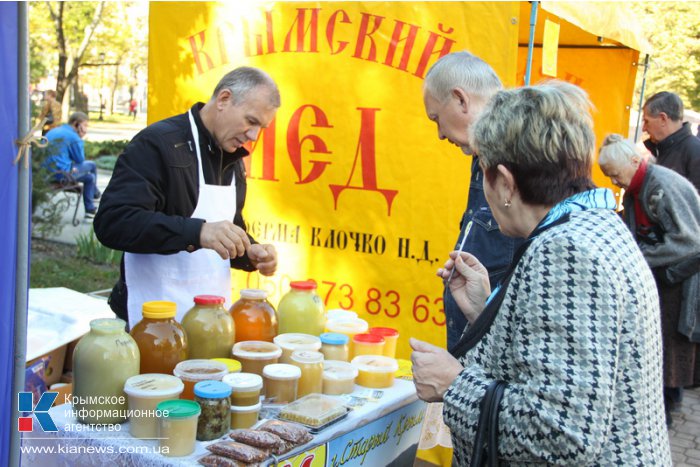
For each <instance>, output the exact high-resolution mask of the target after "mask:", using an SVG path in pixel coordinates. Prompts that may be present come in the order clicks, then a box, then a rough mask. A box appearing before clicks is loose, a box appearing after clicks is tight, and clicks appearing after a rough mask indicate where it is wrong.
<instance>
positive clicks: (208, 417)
mask: <svg viewBox="0 0 700 467" xmlns="http://www.w3.org/2000/svg"><path fill="white" fill-rule="evenodd" d="M229 396H231V387H230V386H229V385H228V384H226V383H223V382H221V381H200V382H199V383H197V384H195V385H194V400H195V402H197V403H198V404H199V406H200V407H201V409H202V413H201V414H200V416H199V420H198V421H197V439H198V440H199V441H210V440H212V439H216V438H220V437H222V436H223V435H225V434H226V433H227V432H228V431H229V429H230V427H231V416H230V411H231V409H230V407H231V403H230V400H229Z"/></svg>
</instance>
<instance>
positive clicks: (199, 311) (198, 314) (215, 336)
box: [182, 295, 236, 359]
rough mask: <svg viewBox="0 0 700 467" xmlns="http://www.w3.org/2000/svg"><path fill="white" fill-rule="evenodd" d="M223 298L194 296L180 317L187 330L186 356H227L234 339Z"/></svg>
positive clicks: (234, 329) (231, 324)
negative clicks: (187, 350) (187, 345)
mask: <svg viewBox="0 0 700 467" xmlns="http://www.w3.org/2000/svg"><path fill="white" fill-rule="evenodd" d="M224 301H225V299H224V297H219V296H217V295H197V296H196V297H194V306H193V307H192V308H190V309H189V311H188V312H187V314H185V317H184V318H183V319H182V327H183V328H185V331H186V332H187V341H188V343H189V358H190V359H201V358H228V357H230V356H231V346H233V344H234V343H235V342H236V327H235V325H234V322H233V318H231V315H230V314H229V313H228V311H226V309H225V308H224Z"/></svg>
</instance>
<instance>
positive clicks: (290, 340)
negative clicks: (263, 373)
mask: <svg viewBox="0 0 700 467" xmlns="http://www.w3.org/2000/svg"><path fill="white" fill-rule="evenodd" d="M272 341H273V342H274V343H275V344H277V345H279V346H280V348H281V349H282V356H281V357H280V359H279V362H280V363H292V352H294V351H295V350H313V351H314V352H316V351H318V350H319V349H320V348H321V339H319V338H318V337H317V336H312V335H311V334H303V333H300V332H289V333H287V334H280V335H279V336H275V338H274V339H273V340H272Z"/></svg>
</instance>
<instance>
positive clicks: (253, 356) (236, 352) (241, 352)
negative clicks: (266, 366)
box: [232, 341, 282, 360]
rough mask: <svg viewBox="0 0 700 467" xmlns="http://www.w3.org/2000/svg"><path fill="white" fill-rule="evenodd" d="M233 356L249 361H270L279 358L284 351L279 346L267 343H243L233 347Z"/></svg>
mask: <svg viewBox="0 0 700 467" xmlns="http://www.w3.org/2000/svg"><path fill="white" fill-rule="evenodd" d="M232 353H233V356H234V357H238V358H247V359H248V360H268V359H271V358H279V356H280V355H282V349H281V348H280V346H279V345H277V344H273V343H272V342H266V341H242V342H237V343H236V344H234V345H233V350H232Z"/></svg>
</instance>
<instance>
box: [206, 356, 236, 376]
mask: <svg viewBox="0 0 700 467" xmlns="http://www.w3.org/2000/svg"><path fill="white" fill-rule="evenodd" d="M212 360H213V361H215V362H219V363H223V364H224V365H226V368H228V372H229V373H240V372H241V362H239V361H238V360H234V359H232V358H212Z"/></svg>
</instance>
